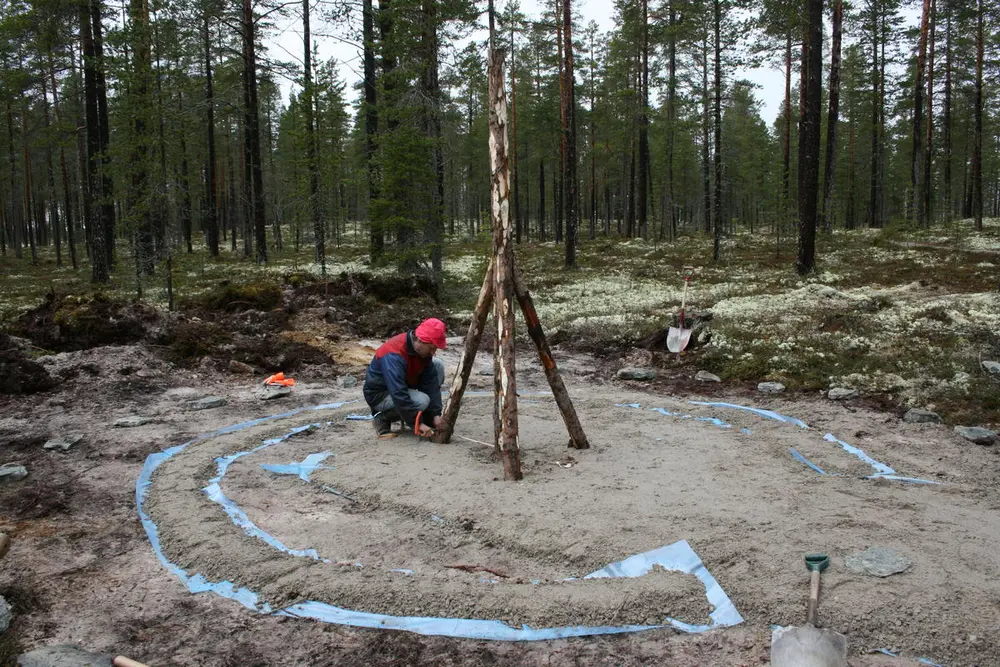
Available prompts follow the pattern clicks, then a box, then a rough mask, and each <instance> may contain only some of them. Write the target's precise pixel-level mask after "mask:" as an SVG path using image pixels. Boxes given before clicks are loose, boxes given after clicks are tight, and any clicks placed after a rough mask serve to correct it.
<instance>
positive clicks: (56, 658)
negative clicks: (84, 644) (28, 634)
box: [17, 644, 112, 667]
mask: <svg viewBox="0 0 1000 667" xmlns="http://www.w3.org/2000/svg"><path fill="white" fill-rule="evenodd" d="M111 664H112V663H111V657H110V656H107V655H100V654H98V653H91V652H89V651H84V650H83V649H82V648H77V647H76V646H70V645H69V644H62V645H58V646H46V647H44V648H38V649H35V650H34V651H29V652H28V653H22V654H21V655H19V656H17V667H111Z"/></svg>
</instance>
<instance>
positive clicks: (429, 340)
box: [365, 317, 445, 438]
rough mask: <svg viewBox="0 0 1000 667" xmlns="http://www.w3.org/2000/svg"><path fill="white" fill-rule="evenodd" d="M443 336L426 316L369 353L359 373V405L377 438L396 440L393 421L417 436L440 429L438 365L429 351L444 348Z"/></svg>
mask: <svg viewBox="0 0 1000 667" xmlns="http://www.w3.org/2000/svg"><path fill="white" fill-rule="evenodd" d="M444 333H445V326H444V322H442V321H441V320H439V319H436V318H433V317H432V318H430V319H427V320H424V321H423V322H421V323H420V326H418V327H417V328H416V329H413V330H410V331H407V332H405V333H401V334H399V335H396V336H393V337H392V338H390V339H389V340H387V341H386V342H385V343H383V344H382V346H381V347H380V348H379V349H378V350H377V351H376V352H375V357H374V358H373V359H372V361H371V363H370V364H368V372H367V373H365V401H366V402H367V403H368V407H369V408H371V411H372V417H373V419H372V421H373V422H374V424H375V434H376V435H377V436H378V437H379V438H394V437H396V433H393V431H392V423H393V422H396V421H398V422H402V423H403V428H404V429H405V430H406V431H408V432H411V433H416V434H418V435H420V436H422V437H429V436H431V435H433V433H434V429H438V428H441V411H442V408H441V385H442V384H444V364H443V363H441V361H439V360H438V359H435V358H434V353H435V352H437V351H438V350H443V349H444V348H445V339H444Z"/></svg>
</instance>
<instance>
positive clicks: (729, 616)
mask: <svg viewBox="0 0 1000 667" xmlns="http://www.w3.org/2000/svg"><path fill="white" fill-rule="evenodd" d="M655 565H659V566H662V567H663V568H664V569H667V570H676V571H681V572H685V573H687V574H693V575H695V576H696V577H698V579H699V580H700V581H701V582H702V584H704V586H705V595H706V597H707V598H708V601H709V602H710V603H711V604H712V605H713V606H714V607H715V609H714V611H712V613H711V615H710V618H711V621H712V622H711V623H710V624H708V625H693V624H690V623H684V622H682V621H678V620H676V619H672V618H669V617H668V618H666V619H664V623H663V624H659V625H619V626H586V625H574V626H565V627H558V628H532V627H529V626H527V625H522V626H521V627H520V628H515V627H511V626H509V625H507V624H505V623H502V622H500V621H485V620H475V619H468V618H434V617H425V616H387V615H385V614H372V613H369V612H361V611H352V610H350V609H343V608H341V607H336V606H334V605H331V604H328V603H326V602H315V601H310V602H303V603H300V604H296V605H292V606H291V607H287V608H285V609H282V610H281V611H278V612H277V614H278V615H280V616H293V617H296V618H311V619H314V620H318V621H325V622H327V623H337V624H340V625H350V626H354V627H361V628H386V629H392V630H408V631H410V632H415V633H417V634H423V635H445V636H448V637H461V638H465V639H495V640H505V641H537V640H542V639H561V638H564V637H581V636H585V635H606V634H619V633H625V632H639V631H642V630H652V629H655V628H663V627H667V626H671V627H674V628H677V629H678V630H681V631H683V632H704V631H706V630H710V629H712V628H719V627H726V626H731V625H736V624H738V623H742V622H743V617H742V616H740V614H739V612H738V611H736V607H734V606H733V603H732V601H731V600H730V599H729V597H728V596H727V595H726V593H725V591H723V590H722V587H721V586H719V584H718V582H717V581H716V580H715V578H714V577H712V575H711V574H710V573H709V571H708V569H706V568H705V566H704V564H703V563H702V562H701V559H700V558H698V555H697V554H696V553H695V552H694V550H693V549H691V546H690V545H689V544H688V543H687V541H685V540H681V541H679V542H675V543H674V544H671V545H668V546H665V547H660V548H659V549H654V550H652V551H647V552H645V553H641V554H636V555H634V556H630V557H629V558H626V559H625V560H623V561H620V562H618V563H611V564H610V565H607V566H605V567H603V568H601V569H600V570H597V571H596V572H592V573H590V574H588V575H587V576H586V577H584V578H585V579H600V578H605V577H641V576H643V575H644V574H647V573H648V572H649V571H650V570H652V569H653V567H654V566H655Z"/></svg>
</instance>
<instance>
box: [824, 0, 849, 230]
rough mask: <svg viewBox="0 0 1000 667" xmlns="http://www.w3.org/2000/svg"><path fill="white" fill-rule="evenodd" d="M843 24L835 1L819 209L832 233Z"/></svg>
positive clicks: (840, 1)
mask: <svg viewBox="0 0 1000 667" xmlns="http://www.w3.org/2000/svg"><path fill="white" fill-rule="evenodd" d="M843 22H844V2H843V0H835V2H834V5H833V44H832V52H831V54H830V108H829V113H828V116H827V118H828V120H827V124H826V155H825V156H824V158H825V161H824V165H823V204H822V206H821V208H820V216H819V219H820V225H821V229H823V231H825V232H827V233H830V232H832V231H833V211H832V210H831V204H832V202H833V181H834V176H835V173H834V169H835V167H836V159H835V156H836V151H837V125H838V124H839V123H840V43H841V27H842V26H843Z"/></svg>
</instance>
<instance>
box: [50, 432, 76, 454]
mask: <svg viewBox="0 0 1000 667" xmlns="http://www.w3.org/2000/svg"><path fill="white" fill-rule="evenodd" d="M81 440H83V435H82V434H80V433H74V434H73V435H64V436H63V437H61V438H52V439H51V440H49V441H48V442H46V443H45V444H44V445H42V449H58V450H59V451H61V452H65V451H68V450H69V448H70V447H72V446H73V445H76V444H78V443H79V442H80V441H81Z"/></svg>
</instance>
